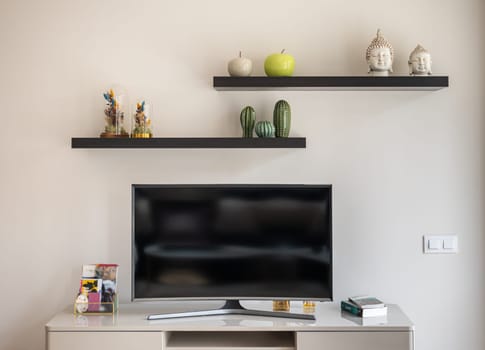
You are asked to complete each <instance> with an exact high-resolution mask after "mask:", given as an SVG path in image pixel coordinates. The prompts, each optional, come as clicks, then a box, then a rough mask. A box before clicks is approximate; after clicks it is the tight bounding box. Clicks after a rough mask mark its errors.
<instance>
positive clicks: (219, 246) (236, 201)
mask: <svg viewBox="0 0 485 350" xmlns="http://www.w3.org/2000/svg"><path fill="white" fill-rule="evenodd" d="M132 215H133V216H132V300H134V301H140V300H211V299H218V300H226V301H227V303H226V305H225V306H224V307H223V308H222V309H221V310H222V311H221V310H219V311H215V312H220V313H221V312H222V313H242V311H243V309H242V307H241V305H240V304H239V300H245V299H251V300H255V299H256V300H259V299H271V300H278V299H280V300H281V299H291V300H316V301H327V300H332V186H331V185H133V186H132ZM224 310H225V311H224ZM235 310H236V311H237V312H236V311H235ZM246 311H247V310H246ZM246 311H244V312H246ZM253 311H254V310H253ZM207 314H208V313H207V312H204V315H207ZM216 314H217V313H216ZM280 314H281V313H280ZM284 314H285V315H288V314H287V313H284ZM276 315H277V316H278V313H276ZM158 316H160V315H158ZM163 316H166V317H163ZM182 316H184V315H174V314H171V315H168V316H167V315H162V316H160V317H156V316H154V315H151V316H150V317H152V318H150V319H156V318H170V317H182ZM185 316H187V315H185ZM188 316H197V314H194V313H191V314H190V315H188ZM279 316H282V315H279ZM304 316H308V315H304ZM283 317H288V316H283ZM303 318H307V317H303Z"/></svg>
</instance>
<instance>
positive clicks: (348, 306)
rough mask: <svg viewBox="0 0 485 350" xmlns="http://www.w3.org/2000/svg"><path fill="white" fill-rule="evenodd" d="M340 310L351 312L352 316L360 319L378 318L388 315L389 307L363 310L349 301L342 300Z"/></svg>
mask: <svg viewBox="0 0 485 350" xmlns="http://www.w3.org/2000/svg"><path fill="white" fill-rule="evenodd" d="M340 308H341V309H342V311H346V312H350V313H351V314H354V315H356V316H360V317H376V316H386V315H387V306H383V307H379V308H370V309H362V308H360V307H359V306H357V305H356V304H354V303H352V302H351V301H348V300H342V302H341V303H340Z"/></svg>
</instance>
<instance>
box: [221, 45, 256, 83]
mask: <svg viewBox="0 0 485 350" xmlns="http://www.w3.org/2000/svg"><path fill="white" fill-rule="evenodd" d="M227 71H228V72H229V75H230V76H231V77H249V76H250V75H251V73H252V72H253V62H252V61H251V60H250V59H249V58H246V57H243V56H242V52H241V51H239V57H236V58H234V59H232V60H230V61H229V63H228V64H227Z"/></svg>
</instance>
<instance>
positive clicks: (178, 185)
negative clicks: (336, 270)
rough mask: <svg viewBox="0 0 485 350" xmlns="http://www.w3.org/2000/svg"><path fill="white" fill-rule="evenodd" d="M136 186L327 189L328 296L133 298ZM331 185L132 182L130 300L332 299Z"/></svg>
mask: <svg viewBox="0 0 485 350" xmlns="http://www.w3.org/2000/svg"><path fill="white" fill-rule="evenodd" d="M137 188H323V189H328V190H329V199H330V215H329V220H330V232H329V235H330V237H329V244H330V271H329V291H330V296H329V297H323V298H318V297H301V298H299V297H294V296H292V297H287V296H281V295H279V296H274V297H257V296H251V297H247V296H243V297H241V296H231V297H227V296H220V297H160V298H135V265H134V264H135V250H134V242H135V210H134V209H135V200H134V199H135V190H136V189H137ZM332 212H333V187H332V185H331V184H132V185H131V246H130V249H131V301H132V302H153V301H203V300H206V301H210V300H288V299H290V300H298V301H303V300H313V301H333V215H332Z"/></svg>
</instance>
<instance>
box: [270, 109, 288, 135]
mask: <svg viewBox="0 0 485 350" xmlns="http://www.w3.org/2000/svg"><path fill="white" fill-rule="evenodd" d="M273 122H274V125H275V128H276V137H288V135H289V134H290V125H291V109H290V105H289V104H288V102H286V101H285V100H280V101H278V102H276V105H275V106H274V112H273Z"/></svg>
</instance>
